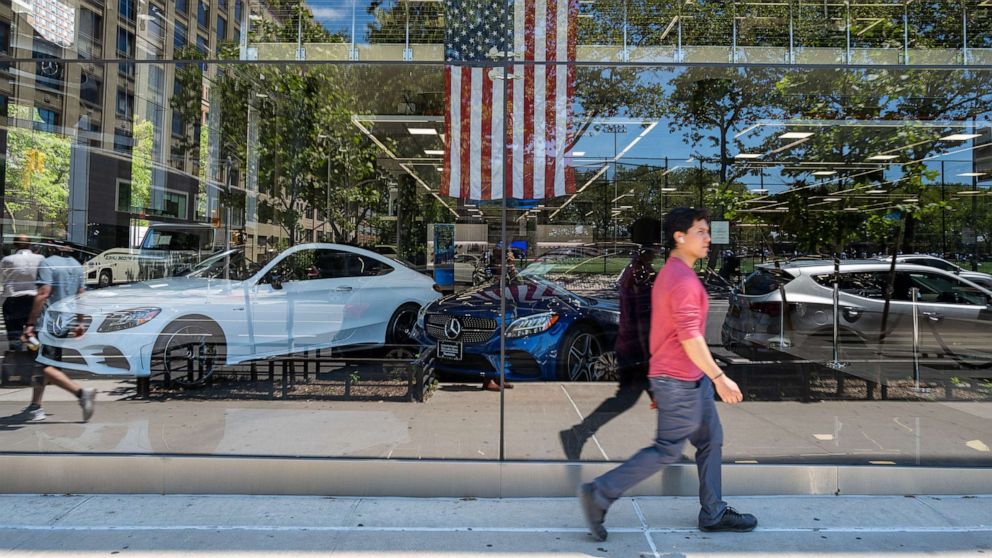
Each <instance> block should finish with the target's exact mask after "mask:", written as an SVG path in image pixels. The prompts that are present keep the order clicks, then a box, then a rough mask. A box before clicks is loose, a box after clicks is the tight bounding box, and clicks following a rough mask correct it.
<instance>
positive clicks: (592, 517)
mask: <svg viewBox="0 0 992 558" xmlns="http://www.w3.org/2000/svg"><path fill="white" fill-rule="evenodd" d="M595 491H596V486H595V485H594V484H593V483H591V482H587V483H585V484H581V485H579V505H581V506H582V513H583V514H584V515H585V518H586V525H587V526H588V527H589V533H590V534H591V535H592V538H594V539H596V540H597V541H599V542H603V541H605V540H606V534H607V533H606V527H603V519H604V518H605V517H606V510H604V509H603V508H600V507H599V504H597V503H596V499H595V498H594V497H593V493H594V492H595Z"/></svg>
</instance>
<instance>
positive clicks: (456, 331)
mask: <svg viewBox="0 0 992 558" xmlns="http://www.w3.org/2000/svg"><path fill="white" fill-rule="evenodd" d="M444 334H445V335H447V336H448V339H457V338H458V336H459V335H461V334H462V323H461V322H460V321H458V318H451V319H450V320H448V323H446V324H444Z"/></svg>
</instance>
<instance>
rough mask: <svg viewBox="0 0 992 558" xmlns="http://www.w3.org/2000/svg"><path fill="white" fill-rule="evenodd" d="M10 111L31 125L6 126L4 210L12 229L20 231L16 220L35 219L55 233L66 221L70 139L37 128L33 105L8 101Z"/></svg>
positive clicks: (12, 116) (63, 227)
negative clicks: (12, 103) (15, 103)
mask: <svg viewBox="0 0 992 558" xmlns="http://www.w3.org/2000/svg"><path fill="white" fill-rule="evenodd" d="M9 111H10V118H11V121H12V122H14V121H15V119H16V121H19V122H24V123H27V126H30V127H21V126H11V127H9V128H8V129H7V161H6V163H7V184H6V195H5V196H4V211H5V213H6V214H7V216H8V217H9V218H10V220H11V223H12V227H11V231H12V232H21V231H18V222H19V221H35V222H39V223H46V224H47V225H46V227H47V228H49V229H50V230H49V231H48V233H49V234H52V235H58V234H59V233H60V231H65V230H66V227H67V225H68V216H67V214H66V211H65V208H66V207H67V206H68V203H69V162H70V157H71V150H70V140H69V138H67V137H63V136H60V135H58V134H55V133H52V132H46V131H43V130H40V129H38V123H41V122H42V120H41V118H40V117H39V116H38V114H37V111H35V110H34V109H33V108H32V107H28V106H22V105H11V107H10V109H9Z"/></svg>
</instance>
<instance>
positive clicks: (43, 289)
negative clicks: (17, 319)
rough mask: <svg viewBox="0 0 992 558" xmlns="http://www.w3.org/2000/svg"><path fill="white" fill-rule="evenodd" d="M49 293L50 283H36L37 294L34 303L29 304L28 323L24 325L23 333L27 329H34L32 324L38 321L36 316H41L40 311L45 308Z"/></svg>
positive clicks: (50, 289) (50, 292)
mask: <svg viewBox="0 0 992 558" xmlns="http://www.w3.org/2000/svg"><path fill="white" fill-rule="evenodd" d="M51 294H52V286H51V285H38V294H37V295H35V297H34V304H33V305H31V314H30V315H29V316H28V323H27V324H26V325H25V326H24V333H25V334H27V333H28V329H31V330H32V331H33V330H34V324H35V323H36V322H37V321H38V317H39V316H41V311H42V309H44V308H45V302H46V301H47V300H48V297H49V296H51Z"/></svg>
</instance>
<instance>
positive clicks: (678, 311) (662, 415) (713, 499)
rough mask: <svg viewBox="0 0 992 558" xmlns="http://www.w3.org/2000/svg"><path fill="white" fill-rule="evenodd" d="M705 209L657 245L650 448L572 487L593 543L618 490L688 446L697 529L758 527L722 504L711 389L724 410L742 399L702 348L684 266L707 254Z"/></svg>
mask: <svg viewBox="0 0 992 558" xmlns="http://www.w3.org/2000/svg"><path fill="white" fill-rule="evenodd" d="M708 221H709V218H708V216H707V214H706V211H705V210H702V209H689V208H677V209H674V210H672V211H671V212H670V213H669V214H668V216H667V217H666V218H665V226H664V230H665V241H666V243H668V244H669V245H671V246H672V247H673V250H672V252H671V255H670V257H669V258H668V261H666V262H665V266H664V267H663V268H662V270H661V272H660V273H659V274H658V278H657V279H656V280H655V283H654V287H653V288H652V293H651V302H652V305H651V307H652V312H651V365H650V370H649V378H650V381H651V391H652V392H654V396H655V401H657V403H658V413H657V421H658V431H657V434H656V435H655V440H654V443H653V444H652V445H650V446H648V447H646V448H644V449H642V450H641V451H639V452H637V453H636V454H635V455H634V456H633V457H631V458H630V459H628V460H627V461H626V462H625V463H623V464H622V465H620V466H619V467H617V468H615V469H613V470H611V471H609V472H607V473H606V474H604V475H602V476H600V477H598V478H596V479H595V480H594V481H593V482H590V483H586V484H583V485H581V486H580V487H579V501H580V503H581V505H582V511H583V513H584V514H585V518H586V522H587V524H588V526H589V529H590V531H591V532H592V535H593V537H594V538H595V539H596V540H600V541H602V540H605V539H606V535H607V533H606V528H605V527H604V526H603V518H604V517H605V516H606V511H607V509H609V507H610V505H611V504H612V503H613V502H615V501H616V500H617V498H619V497H620V496H621V495H623V493H624V492H625V491H627V490H628V489H630V488H631V487H633V486H634V485H636V484H637V483H639V482H641V481H642V480H644V479H646V478H648V477H649V476H651V475H653V474H654V473H656V472H658V471H659V470H661V469H662V468H663V467H664V466H665V465H668V464H669V463H674V462H675V461H677V460H678V459H679V458H680V457H681V456H682V447H683V446H684V445H685V442H686V441H687V440H688V441H689V442H690V443H691V444H692V445H693V446H695V448H696V466H697V467H698V469H699V503H700V504H701V506H702V509H701V510H700V512H699V528H700V529H701V530H703V531H750V530H751V529H754V527H755V525H757V523H758V521H757V520H756V519H755V518H754V516H753V515H750V514H741V513H738V512H737V511H736V510H734V509H733V508H730V507H728V506H727V504H726V503H725V502H724V501H723V500H722V494H721V492H722V491H721V475H720V460H721V457H722V453H723V451H722V450H723V428H722V427H721V426H720V417H719V416H718V415H717V411H716V404H715V403H714V401H713V399H714V398H713V390H714V387H715V388H716V392H717V393H718V394H719V395H720V398H721V399H723V400H724V401H725V402H727V403H731V404H733V403H739V402H740V401H741V399H743V397H742V395H741V391H740V388H738V387H737V384H736V383H734V381H733V380H731V379H730V378H728V377H727V376H726V374H724V373H723V371H722V370H720V367H719V366H717V364H716V362H715V361H714V360H713V356H712V355H711V354H710V351H709V348H708V347H707V345H706V339H705V337H704V335H703V334H704V332H705V331H706V313H707V310H708V301H707V297H706V289H704V288H703V285H702V283H701V282H700V281H699V278H698V277H696V274H695V272H693V270H692V267H693V265H695V263H696V261H698V260H700V259H702V258H705V257H706V254H707V253H708V252H709V245H710V235H709V224H708Z"/></svg>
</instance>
